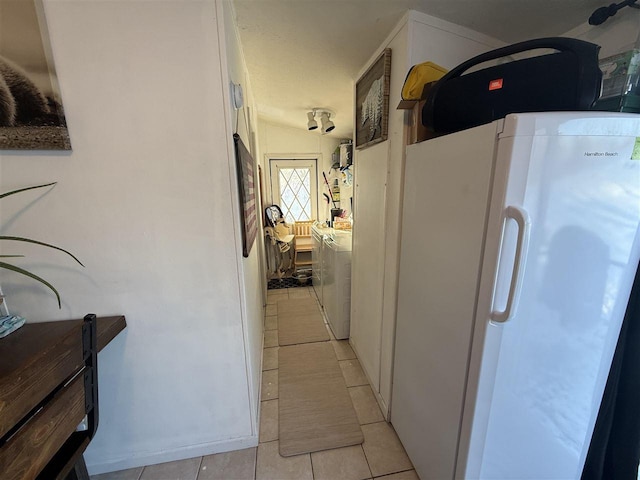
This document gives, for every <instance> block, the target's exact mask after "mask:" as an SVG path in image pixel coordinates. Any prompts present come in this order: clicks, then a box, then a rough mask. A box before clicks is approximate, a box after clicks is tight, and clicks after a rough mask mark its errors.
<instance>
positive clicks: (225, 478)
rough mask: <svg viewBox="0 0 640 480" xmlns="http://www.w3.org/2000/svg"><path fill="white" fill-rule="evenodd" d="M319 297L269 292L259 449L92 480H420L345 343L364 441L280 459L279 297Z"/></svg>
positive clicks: (307, 290) (339, 346)
mask: <svg viewBox="0 0 640 480" xmlns="http://www.w3.org/2000/svg"><path fill="white" fill-rule="evenodd" d="M309 297H312V298H316V297H315V293H314V290H313V288H312V287H299V288H290V289H282V290H269V294H268V299H267V308H266V315H265V321H264V325H265V333H264V353H263V366H262V369H263V371H262V403H261V411H260V435H259V442H260V443H259V445H258V447H257V448H248V449H246V450H237V451H234V452H227V453H219V454H215V455H208V456H206V457H198V458H190V459H187V460H179V461H176V462H169V463H162V464H159V465H150V466H147V467H140V468H133V469H130V470H122V471H119V472H113V473H106V474H102V475H95V476H92V477H91V478H92V480H307V479H308V480H366V479H371V478H376V479H378V478H380V479H384V480H418V476H417V475H416V473H415V471H414V470H413V466H412V465H411V461H410V460H409V458H408V457H407V455H406V453H405V451H404V448H403V447H402V444H401V443H400V441H399V440H398V437H397V436H396V433H395V432H394V430H393V428H392V427H391V425H389V424H388V423H386V422H385V421H384V417H383V416H382V412H381V411H380V408H379V407H378V403H377V402H376V399H375V397H374V396H373V392H372V390H371V387H370V386H369V383H368V382H367V377H366V376H365V374H364V372H363V371H362V368H361V367H360V362H358V359H357V358H356V355H355V353H354V352H353V350H352V348H351V346H350V345H349V342H348V341H347V340H336V339H335V337H334V336H333V334H332V333H331V330H330V329H329V327H328V326H327V330H329V336H330V337H331V344H332V345H333V348H334V350H335V352H336V356H337V358H338V363H339V364H340V368H341V369H342V374H343V375H344V378H345V382H346V384H347V387H348V390H349V394H350V395H351V399H352V400H353V406H354V408H355V410H356V415H357V416H358V420H359V422H360V425H361V428H362V432H363V434H364V443H363V444H362V445H355V446H352V447H345V448H337V449H335V450H325V451H322V452H314V453H311V454H309V453H307V454H304V455H297V456H295V457H286V458H285V457H281V456H280V454H279V453H278V349H279V347H278V306H277V301H278V299H284V298H309Z"/></svg>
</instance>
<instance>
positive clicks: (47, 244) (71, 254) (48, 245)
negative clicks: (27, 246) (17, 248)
mask: <svg viewBox="0 0 640 480" xmlns="http://www.w3.org/2000/svg"><path fill="white" fill-rule="evenodd" d="M0 240H14V241H16V242H25V243H34V244H36V245H42V246H44V247H49V248H53V249H54V250H60V251H61V252H64V253H66V254H67V255H69V256H70V257H71V258H73V259H74V260H75V261H76V262H78V263H79V264H80V265H82V266H83V267H84V265H83V264H82V262H81V261H80V260H78V258H77V257H76V256H75V255H74V254H73V253H71V252H68V251H67V250H65V249H64V248H60V247H56V246H55V245H51V244H50V243H44V242H40V241H38V240H32V239H30V238H25V237H11V236H7V235H0Z"/></svg>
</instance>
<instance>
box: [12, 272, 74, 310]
mask: <svg viewBox="0 0 640 480" xmlns="http://www.w3.org/2000/svg"><path fill="white" fill-rule="evenodd" d="M0 268H4V269H6V270H11V271H12V272H16V273H21V274H22V275H25V276H27V277H30V278H33V279H34V280H37V281H38V282H40V283H42V284H43V285H45V286H47V287H49V289H51V291H52V292H53V293H55V294H56V298H57V299H58V308H60V309H62V303H61V301H60V294H59V293H58V291H57V290H56V289H55V287H54V286H53V285H51V284H50V283H49V282H47V281H46V280H45V279H44V278H41V277H39V276H38V275H35V274H33V273H31V272H29V271H27V270H25V269H24V268H20V267H16V266H15V265H11V264H9V263H5V262H0Z"/></svg>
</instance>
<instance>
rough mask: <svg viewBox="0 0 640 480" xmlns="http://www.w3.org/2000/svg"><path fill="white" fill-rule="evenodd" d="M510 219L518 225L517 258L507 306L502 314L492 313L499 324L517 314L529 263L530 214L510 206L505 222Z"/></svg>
mask: <svg viewBox="0 0 640 480" xmlns="http://www.w3.org/2000/svg"><path fill="white" fill-rule="evenodd" d="M509 218H512V219H514V220H515V221H516V223H517V224H518V238H517V242H518V243H517V244H516V256H515V259H514V261H513V271H512V272H511V283H510V285H509V296H508V297H507V305H506V306H505V308H504V311H502V312H497V311H495V310H494V311H493V312H491V320H493V321H494V322H499V323H504V322H507V321H508V320H510V319H511V317H512V316H513V315H515V313H516V309H517V307H518V300H519V299H520V290H521V287H522V277H523V276H524V265H525V263H526V261H527V252H528V250H529V233H530V227H531V220H530V219H529V214H528V213H527V211H526V210H524V209H523V208H521V207H516V206H514V205H510V206H508V207H507V208H506V210H505V222H506V221H507V220H508V219H509Z"/></svg>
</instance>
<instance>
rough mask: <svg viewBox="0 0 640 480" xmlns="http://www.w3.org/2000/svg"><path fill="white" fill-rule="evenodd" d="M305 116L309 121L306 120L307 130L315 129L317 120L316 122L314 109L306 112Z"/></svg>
mask: <svg viewBox="0 0 640 480" xmlns="http://www.w3.org/2000/svg"><path fill="white" fill-rule="evenodd" d="M307 118H308V119H309V121H308V122H307V128H308V129H309V130H315V129H316V128H318V122H316V111H315V110H314V111H313V112H309V113H307Z"/></svg>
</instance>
